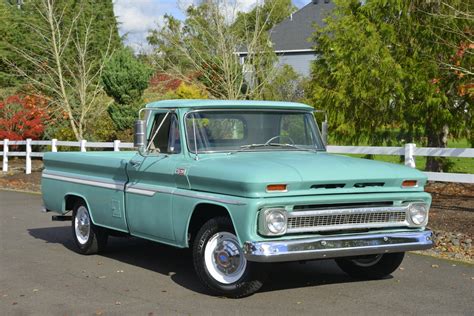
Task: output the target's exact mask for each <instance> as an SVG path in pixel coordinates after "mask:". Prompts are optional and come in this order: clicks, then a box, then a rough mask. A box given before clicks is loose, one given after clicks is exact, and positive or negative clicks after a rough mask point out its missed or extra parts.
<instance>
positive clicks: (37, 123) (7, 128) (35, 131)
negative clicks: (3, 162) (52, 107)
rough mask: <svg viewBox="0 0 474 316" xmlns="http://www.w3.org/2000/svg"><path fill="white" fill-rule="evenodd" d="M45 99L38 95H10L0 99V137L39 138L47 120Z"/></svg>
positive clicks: (14, 138) (17, 138)
mask: <svg viewBox="0 0 474 316" xmlns="http://www.w3.org/2000/svg"><path fill="white" fill-rule="evenodd" d="M46 105H47V101H46V100H45V99H44V98H42V97H38V96H31V95H27V96H19V95H12V96H10V97H8V98H6V99H5V100H3V101H0V139H5V138H8V139H9V140H21V139H26V138H31V139H39V138H41V136H43V133H44V130H45V124H46V122H47V121H48V120H49V114H48V111H47V108H46Z"/></svg>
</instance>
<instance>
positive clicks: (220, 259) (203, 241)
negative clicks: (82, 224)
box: [193, 217, 266, 298]
mask: <svg viewBox="0 0 474 316" xmlns="http://www.w3.org/2000/svg"><path fill="white" fill-rule="evenodd" d="M193 262H194V268H195V270H196V273H197V275H198V277H199V279H201V281H202V283H203V284H204V285H206V286H207V287H208V288H209V289H210V290H211V291H213V292H214V293H216V294H219V295H224V296H227V297H232V298H238V297H244V296H248V295H251V294H253V293H255V292H256V291H258V290H259V289H260V287H261V286H262V285H263V280H264V279H265V276H266V273H265V272H264V271H263V270H262V269H261V265H259V264H257V263H254V262H249V261H247V259H246V258H245V256H244V253H243V250H242V248H241V247H240V244H239V241H238V239H237V236H236V235H235V232H234V229H233V226H232V222H231V220H230V219H229V218H228V217H217V218H213V219H211V220H209V221H208V222H206V223H205V224H204V225H203V226H202V227H201V229H200V230H199V232H198V233H197V235H196V238H195V239H194V243H193Z"/></svg>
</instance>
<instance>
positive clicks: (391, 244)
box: [244, 230, 433, 262]
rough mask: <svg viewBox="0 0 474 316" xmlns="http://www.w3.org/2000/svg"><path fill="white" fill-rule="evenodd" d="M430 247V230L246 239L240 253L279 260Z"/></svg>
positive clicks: (273, 260) (367, 253)
mask: <svg viewBox="0 0 474 316" xmlns="http://www.w3.org/2000/svg"><path fill="white" fill-rule="evenodd" d="M432 247H433V237H432V232H431V231H430V230H424V231H416V232H396V233H370V234H357V235H346V236H327V237H325V236H322V237H318V238H305V239H293V240H276V241H262V242H250V241H248V242H246V243H245V244H244V253H245V257H246V258H247V260H249V261H255V262H283V261H300V260H313V259H329V258H337V257H352V256H362V255H372V254H381V253H389V252H405V251H411V250H423V249H429V248H432Z"/></svg>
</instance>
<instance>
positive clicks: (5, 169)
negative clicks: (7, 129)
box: [2, 139, 8, 172]
mask: <svg viewBox="0 0 474 316" xmlns="http://www.w3.org/2000/svg"><path fill="white" fill-rule="evenodd" d="M2 170H3V172H8V139H4V140H3V164H2Z"/></svg>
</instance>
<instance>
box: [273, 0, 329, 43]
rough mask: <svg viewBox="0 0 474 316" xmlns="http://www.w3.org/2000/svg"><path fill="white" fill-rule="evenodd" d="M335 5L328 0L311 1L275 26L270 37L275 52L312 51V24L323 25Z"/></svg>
mask: <svg viewBox="0 0 474 316" xmlns="http://www.w3.org/2000/svg"><path fill="white" fill-rule="evenodd" d="M334 7H335V5H334V3H333V2H332V1H328V0H312V1H311V2H310V3H308V4H307V5H305V6H304V7H303V8H301V9H300V10H298V11H296V12H295V13H293V14H292V15H291V16H290V17H288V18H287V19H285V20H283V21H282V22H280V23H279V24H277V25H275V26H274V27H273V29H272V30H271V31H270V37H271V40H272V42H273V49H274V50H275V51H277V52H278V51H288V50H302V49H312V48H313V46H314V43H312V42H310V41H309V39H310V37H311V36H312V35H313V33H314V31H315V29H314V24H315V23H316V24H318V25H320V26H323V25H324V22H323V19H324V18H326V17H327V16H328V14H330V12H331V11H332V10H333V9H334Z"/></svg>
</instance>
